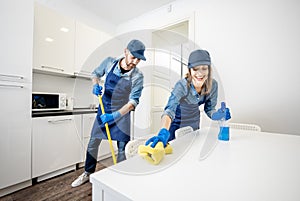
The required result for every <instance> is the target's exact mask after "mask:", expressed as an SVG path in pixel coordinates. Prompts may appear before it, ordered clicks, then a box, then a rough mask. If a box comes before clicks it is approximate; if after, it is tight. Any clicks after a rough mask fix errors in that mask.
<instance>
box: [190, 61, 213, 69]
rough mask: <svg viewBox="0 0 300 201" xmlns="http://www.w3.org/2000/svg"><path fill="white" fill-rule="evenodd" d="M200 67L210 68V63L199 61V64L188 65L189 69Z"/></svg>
mask: <svg viewBox="0 0 300 201" xmlns="http://www.w3.org/2000/svg"><path fill="white" fill-rule="evenodd" d="M200 65H208V66H210V65H211V63H210V62H209V61H199V62H195V63H192V64H188V66H189V68H194V67H196V66H200Z"/></svg>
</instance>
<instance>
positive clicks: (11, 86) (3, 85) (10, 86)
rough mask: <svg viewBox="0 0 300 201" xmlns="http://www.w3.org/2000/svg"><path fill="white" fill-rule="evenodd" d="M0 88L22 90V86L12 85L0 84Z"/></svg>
mask: <svg viewBox="0 0 300 201" xmlns="http://www.w3.org/2000/svg"><path fill="white" fill-rule="evenodd" d="M0 87H5V88H21V89H23V88H24V86H22V85H14V84H0Z"/></svg>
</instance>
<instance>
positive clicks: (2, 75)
mask: <svg viewBox="0 0 300 201" xmlns="http://www.w3.org/2000/svg"><path fill="white" fill-rule="evenodd" d="M0 77H4V78H14V79H18V80H23V79H24V77H23V76H19V75H5V74H0Z"/></svg>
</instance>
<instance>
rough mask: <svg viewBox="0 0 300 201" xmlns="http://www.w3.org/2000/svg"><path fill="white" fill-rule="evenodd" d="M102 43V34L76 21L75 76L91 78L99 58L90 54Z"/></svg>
mask: <svg viewBox="0 0 300 201" xmlns="http://www.w3.org/2000/svg"><path fill="white" fill-rule="evenodd" d="M102 42H103V33H102V32H101V31H99V30H97V29H94V28H92V27H89V26H87V25H85V24H83V23H81V22H78V21H76V34H75V70H74V73H75V75H77V76H84V77H91V73H92V71H93V70H94V69H95V68H96V67H97V66H98V65H99V61H98V60H99V58H98V57H95V58H93V57H92V56H91V54H92V53H93V52H94V51H95V50H96V49H97V48H98V47H99V46H100V45H101V43H102Z"/></svg>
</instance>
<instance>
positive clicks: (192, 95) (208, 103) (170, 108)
mask: <svg viewBox="0 0 300 201" xmlns="http://www.w3.org/2000/svg"><path fill="white" fill-rule="evenodd" d="M183 97H185V101H186V102H187V103H189V104H198V105H199V106H200V105H202V104H204V111H205V113H206V114H207V116H209V117H210V118H211V115H212V114H213V113H214V112H215V111H216V109H215V107H216V105H217V98H218V83H217V81H216V80H215V79H213V80H212V88H211V91H210V93H209V94H208V95H199V94H198V92H197V91H196V89H195V87H194V85H193V84H191V85H190V90H188V88H187V80H186V79H181V80H179V81H178V82H177V83H176V84H175V87H174V89H173V91H172V92H171V96H170V97H169V101H168V103H167V105H166V107H165V110H164V112H163V115H168V116H169V117H170V118H171V119H172V121H173V120H174V118H175V112H176V108H177V106H178V105H179V104H180V100H181V98H183Z"/></svg>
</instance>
